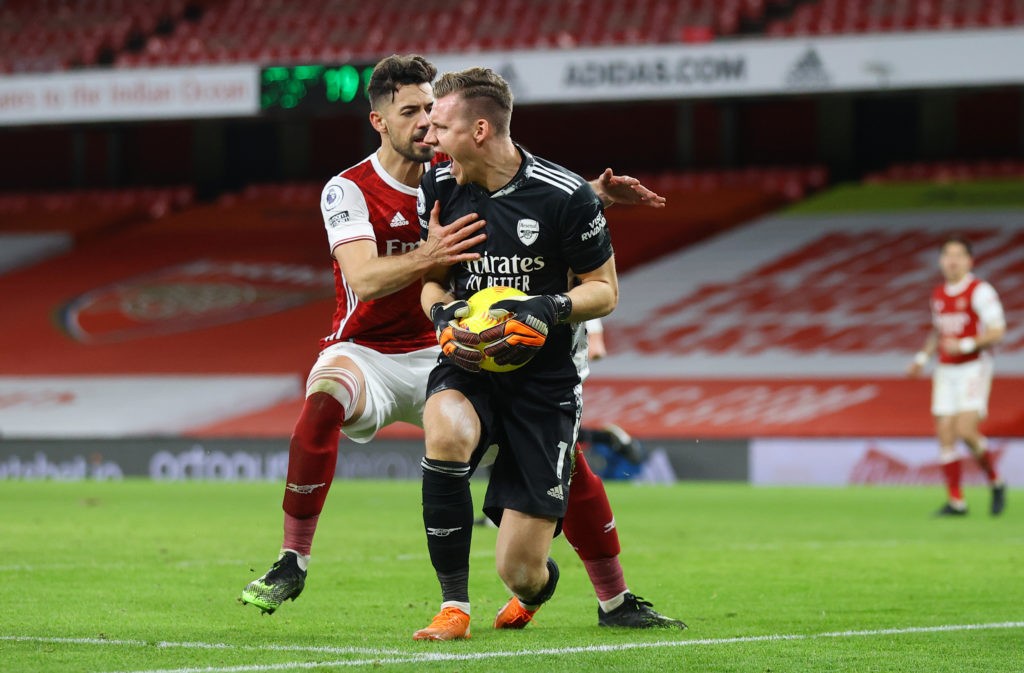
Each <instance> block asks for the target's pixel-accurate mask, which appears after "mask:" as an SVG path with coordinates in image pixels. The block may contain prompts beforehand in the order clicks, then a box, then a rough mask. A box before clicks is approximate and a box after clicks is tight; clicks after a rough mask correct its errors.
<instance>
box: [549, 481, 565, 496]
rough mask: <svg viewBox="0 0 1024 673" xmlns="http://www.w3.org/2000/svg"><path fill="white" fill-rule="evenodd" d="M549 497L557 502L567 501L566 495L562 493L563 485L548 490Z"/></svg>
mask: <svg viewBox="0 0 1024 673" xmlns="http://www.w3.org/2000/svg"><path fill="white" fill-rule="evenodd" d="M548 495H550V496H551V497H552V498H555V499H557V500H565V495H564V494H563V493H562V485H561V484H559V485H558V486H553V487H551V488H549V489H548Z"/></svg>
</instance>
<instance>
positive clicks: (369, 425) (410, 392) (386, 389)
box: [306, 342, 441, 444]
mask: <svg viewBox="0 0 1024 673" xmlns="http://www.w3.org/2000/svg"><path fill="white" fill-rule="evenodd" d="M440 353H441V347H440V346H431V347H430V348H423V349H421V350H418V351H412V352H411V353H395V354H385V353H378V352H377V351H375V350H373V349H372V348H367V347H366V346H360V345H358V344H354V343H351V342H342V343H336V344H334V345H332V346H328V347H327V348H325V349H324V350H322V351H321V352H320V356H319V357H318V358H317V361H316V364H314V365H313V369H312V371H311V372H310V378H312V376H313V373H314V372H316V370H317V368H318V367H319V366H321V365H323V364H326V362H327V361H328V360H330V359H333V358H336V357H347V358H349V359H350V360H352V361H353V362H354V363H355V364H356V366H357V367H359V370H360V371H361V372H362V373H363V379H364V380H365V381H366V385H365V390H364V392H365V394H366V406H365V407H364V409H363V413H362V414H361V415H360V416H359V418H356V419H354V420H353V421H351V422H350V423H347V424H346V425H345V426H343V427H342V429H341V430H342V432H344V433H345V434H346V435H347V436H348V437H349V439H351V440H352V441H353V442H359V443H360V444H365V443H366V442H369V441H370V440H371V439H373V438H374V436H375V435H376V434H377V432H378V431H380V429H381V428H383V427H384V426H386V425H391V424H392V423H394V422H396V421H405V422H406V423H412V424H413V425H417V426H419V427H423V405H424V404H425V403H426V395H427V376H428V375H429V374H430V370H431V369H433V368H434V365H436V364H437V356H438V355H440ZM306 386H307V390H308V387H309V382H308V380H307V383H306Z"/></svg>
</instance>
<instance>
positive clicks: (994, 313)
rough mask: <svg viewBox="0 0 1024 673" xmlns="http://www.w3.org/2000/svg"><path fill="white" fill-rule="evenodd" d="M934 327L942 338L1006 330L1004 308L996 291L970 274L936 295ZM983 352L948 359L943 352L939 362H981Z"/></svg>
mask: <svg viewBox="0 0 1024 673" xmlns="http://www.w3.org/2000/svg"><path fill="white" fill-rule="evenodd" d="M932 324H933V325H934V326H935V330H936V331H937V332H938V333H939V338H946V337H953V338H956V339H963V338H965V337H972V338H976V337H978V336H979V335H981V334H983V333H984V332H985V328H986V327H990V328H993V327H1003V326H1004V325H1005V324H1006V322H1005V318H1004V316H1003V305H1002V304H1001V303H1000V302H999V295H997V294H996V291H995V289H994V288H993V287H992V286H991V285H989V284H988V283H986V282H985V281H983V280H980V279H978V278H975V277H974V275H972V274H967V275H966V276H965V277H964V278H963V279H962V280H960V282H958V283H956V284H953V285H950V284H948V283H946V284H943V285H940V286H938V287H937V288H935V291H934V292H932ZM980 355H981V353H980V352H979V351H974V352H973V353H962V354H959V355H947V354H946V353H944V352H942V349H941V348H940V349H939V362H940V363H941V364H944V365H950V364H961V363H963V362H970V361H971V360H977V359H978V357H979V356H980Z"/></svg>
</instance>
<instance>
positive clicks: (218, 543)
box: [0, 480, 1024, 673]
mask: <svg viewBox="0 0 1024 673" xmlns="http://www.w3.org/2000/svg"><path fill="white" fill-rule="evenodd" d="M474 488H475V489H478V488H479V484H475V486H474ZM608 490H609V494H610V497H611V499H612V503H613V505H614V506H615V509H616V515H617V520H618V525H619V531H620V535H621V538H622V542H623V547H624V551H623V554H622V560H623V564H624V566H625V568H626V577H627V580H628V582H629V584H630V588H631V589H632V590H633V591H634V592H636V593H638V594H640V595H642V596H644V597H646V598H648V599H650V600H652V601H653V602H654V604H655V606H656V607H657V608H658V609H659V610H661V611H662V612H664V613H666V614H669V615H671V616H675V617H679V618H681V619H683V620H685V621H686V622H688V623H689V625H690V628H689V629H688V630H687V631H683V632H673V631H653V632H633V631H625V632H623V631H613V630H608V629H601V628H599V627H598V626H597V620H596V601H595V599H594V596H593V594H592V590H591V589H590V586H589V583H588V581H587V578H586V575H585V573H584V571H583V567H582V565H581V564H580V563H579V562H578V560H577V559H576V557H575V554H574V553H573V552H572V550H571V549H570V548H569V546H568V545H567V544H566V542H565V541H564V540H563V539H561V538H559V539H558V540H556V541H555V543H554V552H553V553H554V556H555V557H556V558H557V560H558V561H559V564H560V566H561V568H562V581H561V584H560V585H559V588H558V591H557V593H556V594H555V597H554V599H553V600H552V601H551V603H549V604H548V605H546V606H545V607H544V608H543V609H542V610H541V612H540V613H538V616H537V618H536V621H535V622H534V623H533V624H531V625H530V626H529V627H528V628H527V629H525V630H523V631H516V632H497V631H494V630H493V629H492V628H490V621H491V619H492V618H493V615H494V613H495V612H496V611H497V609H498V607H500V605H501V604H502V603H503V602H504V601H505V598H506V594H505V592H504V589H503V587H502V586H501V584H500V582H499V581H498V580H497V578H496V575H495V572H494V553H493V545H494V538H495V532H494V530H492V529H481V528H478V529H476V532H475V538H474V551H473V559H472V560H473V572H472V576H471V594H472V598H473V614H474V622H473V638H472V639H471V640H469V641H464V642H455V643H432V642H428V643H424V642H414V641H413V640H412V639H411V634H412V632H413V631H414V630H415V629H417V628H419V627H422V626H424V625H425V624H426V623H427V622H428V621H429V620H430V618H431V617H432V616H433V614H434V612H435V611H436V608H437V605H438V601H439V596H438V589H437V584H436V580H435V579H434V577H433V572H432V570H431V567H430V563H429V561H428V559H427V556H426V552H425V544H424V540H423V537H424V536H423V533H422V530H421V523H420V520H419V518H420V513H419V485H418V483H417V482H407V481H406V482H351V481H342V482H336V483H335V484H334V488H333V489H332V493H331V495H330V497H329V499H328V503H327V508H326V511H325V513H324V514H323V516H322V517H321V522H320V528H319V533H318V537H317V542H316V545H315V547H314V550H313V551H314V555H313V562H312V565H311V568H310V575H309V579H308V581H307V584H306V591H305V593H304V594H303V595H302V596H301V597H300V598H299V600H298V601H296V602H294V603H292V602H289V603H288V604H286V605H285V606H284V607H283V608H282V609H281V610H279V611H278V612H277V613H276V614H274V615H272V616H262V615H260V613H259V611H258V610H257V609H255V608H253V607H252V606H248V607H243V606H241V605H240V604H238V603H237V602H236V599H237V596H238V594H239V592H240V590H241V588H242V586H243V585H244V584H245V583H246V582H248V581H249V580H250V579H252V578H254V577H256V576H257V575H259V574H261V573H262V572H263V571H264V570H265V569H266V568H267V566H268V565H269V563H270V562H271V561H272V560H273V558H274V557H275V555H276V551H277V545H278V544H279V542H280V527H281V514H280V498H281V487H280V485H278V484H271V483H245V484H241V483H239V484H225V483H212V482H200V483H196V482H192V483H151V482H146V481H134V480H133V481H127V482H123V483H96V482H79V483H56V482H4V483H3V484H0V508H2V512H3V514H2V525H0V541H2V549H3V550H4V553H3V555H2V558H0V581H2V586H3V596H4V601H3V605H2V607H0V670H3V671H5V672H6V673H16V672H22V671H24V672H30V671H31V672H33V673H36V672H45V673H72V672H74V673H78V672H85V671H88V672H91V673H113V672H124V671H133V672H135V671H138V672H141V671H146V672H148V673H152V672H154V671H173V672H175V673H192V672H196V673H198V672H204V673H213V672H225V673H227V672H236V671H345V670H374V671H383V672H396V673H397V672H412V671H445V672H449V673H454V672H460V673H465V672H475V671H544V672H545V673H549V672H558V671H566V672H570V671H571V672H574V673H575V672H579V671H602V672H604V671H750V672H755V673H768V672H792V671H815V672H818V671H857V672H862V671H886V672H889V671H922V672H928V673H939V672H943V671H948V672H950V673H952V672H956V673H963V672H965V671H979V672H981V671H985V672H986V673H988V672H992V671H1022V670H1024V527H1022V526H1021V523H1020V522H1021V514H1020V513H1019V512H1021V511H1024V503H1020V502H1019V500H1018V498H1019V497H1024V493H1020V492H1019V491H1017V492H1011V493H1010V498H1009V507H1008V509H1007V512H1006V514H1005V515H1004V516H1003V517H1001V518H999V519H993V518H991V517H990V516H988V514H987V512H986V507H987V504H988V503H987V500H988V498H987V493H986V492H985V491H984V490H983V489H977V488H975V489H968V492H967V495H968V499H969V501H970V503H971V505H972V507H973V511H972V513H971V515H970V516H968V517H966V518H965V519H957V520H947V519H933V518H931V517H930V516H929V514H930V512H931V511H932V510H934V509H935V508H936V507H937V506H938V505H939V504H940V503H941V500H942V492H941V490H940V489H938V488H889V487H885V488H867V487H858V488H837V489H817V488H756V487H751V486H747V485H739V484H692V483H683V484H679V485H676V486H672V487H637V486H633V485H629V484H621V483H619V484H610V485H609V486H608ZM476 495H477V497H478V501H479V496H480V493H479V491H478V490H477V492H476Z"/></svg>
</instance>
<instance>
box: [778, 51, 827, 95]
mask: <svg viewBox="0 0 1024 673" xmlns="http://www.w3.org/2000/svg"><path fill="white" fill-rule="evenodd" d="M830 79H831V78H830V77H829V76H828V71H827V70H825V65H824V64H823V63H822V62H821V57H820V56H818V52H817V51H815V50H814V49H813V48H811V49H808V50H807V52H806V53H805V54H804V55H803V56H801V57H800V60H798V61H797V62H796V64H795V65H794V66H793V68H792V69H791V70H790V71H789V74H787V75H786V85H787V86H790V87H794V88H799V89H803V88H808V89H817V88H822V87H827V86H828V85H829V80H830Z"/></svg>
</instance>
